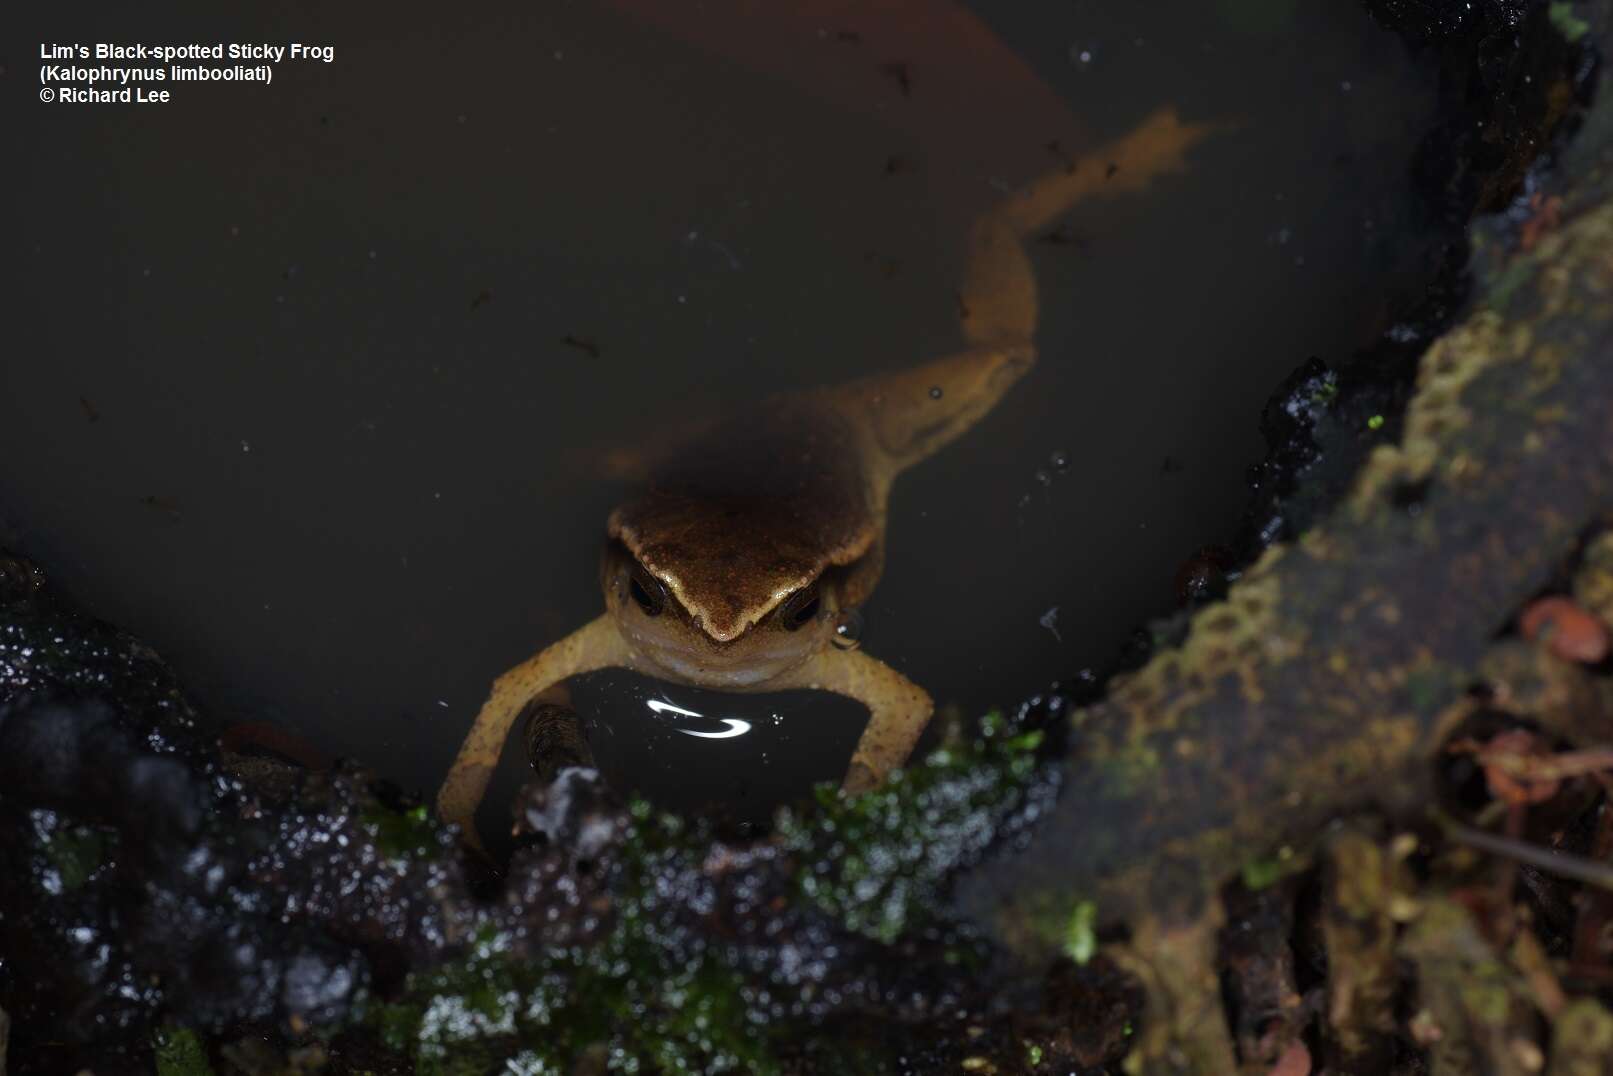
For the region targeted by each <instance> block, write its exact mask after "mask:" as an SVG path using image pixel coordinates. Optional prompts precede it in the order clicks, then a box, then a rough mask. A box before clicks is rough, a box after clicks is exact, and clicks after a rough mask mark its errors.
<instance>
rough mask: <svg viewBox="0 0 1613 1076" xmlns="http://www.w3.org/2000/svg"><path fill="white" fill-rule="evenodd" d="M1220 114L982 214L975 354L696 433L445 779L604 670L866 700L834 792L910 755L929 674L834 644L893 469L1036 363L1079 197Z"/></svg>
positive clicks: (877, 542) (489, 709)
mask: <svg viewBox="0 0 1613 1076" xmlns="http://www.w3.org/2000/svg"><path fill="white" fill-rule="evenodd" d="M1209 130H1210V128H1209V127H1207V126H1203V125H1192V124H1183V123H1181V122H1179V121H1178V120H1177V118H1176V115H1175V113H1174V112H1172V111H1168V110H1167V111H1161V112H1158V113H1156V114H1155V115H1153V116H1152V117H1151V118H1150V119H1149V120H1147V121H1146V122H1145V123H1144V124H1143V125H1142V126H1141V127H1139V128H1138V129H1137V130H1136V131H1134V132H1133V133H1132V134H1130V135H1128V136H1127V137H1125V138H1123V139H1122V140H1120V141H1119V142H1117V143H1115V144H1113V145H1110V146H1107V147H1105V148H1103V149H1101V150H1098V151H1096V152H1094V153H1093V154H1091V155H1089V156H1087V157H1085V158H1083V159H1081V160H1079V161H1075V162H1073V163H1069V164H1065V165H1061V166H1060V167H1059V169H1058V170H1057V171H1056V172H1054V173H1052V174H1050V175H1048V176H1045V177H1043V178H1042V179H1040V180H1038V181H1036V182H1035V183H1033V184H1031V185H1030V186H1029V187H1027V188H1026V189H1025V190H1023V191H1021V192H1019V193H1018V194H1015V195H1013V196H1011V197H1009V198H1007V199H1006V200H1005V201H1004V202H1003V203H1001V204H1000V205H998V206H997V207H996V208H995V209H993V210H992V211H990V212H989V213H987V214H985V215H984V216H983V217H981V218H980V219H979V220H978V221H977V222H976V223H975V225H974V227H973V229H972V232H971V234H970V236H969V242H970V259H969V267H968V275H967V279H966V280H965V282H964V286H963V288H962V289H961V291H960V297H961V304H960V307H961V316H962V329H963V335H964V338H965V341H966V345H967V346H966V347H965V348H964V350H962V351H960V352H958V353H956V354H954V355H950V356H947V357H945V358H941V359H938V360H935V361H932V362H929V363H925V364H922V365H919V366H916V367H913V368H911V369H908V370H904V371H901V372H899V373H895V374H880V375H876V376H872V377H867V378H864V379H862V380H858V381H853V382H851V383H850V384H847V385H841V386H838V387H835V388H827V389H820V390H817V391H813V392H807V393H804V394H799V395H792V396H783V397H776V398H773V399H770V400H767V401H764V402H763V403H761V404H758V405H756V406H754V407H751V408H749V409H748V410H746V411H744V412H743V413H741V414H739V415H737V416H735V417H733V418H732V419H730V420H728V421H725V422H721V423H718V424H716V425H714V426H712V427H710V428H708V429H706V430H704V431H703V432H701V433H700V434H698V435H696V436H694V437H692V438H691V439H690V440H689V441H688V443H686V444H685V445H684V446H683V447H682V448H680V449H677V450H675V451H673V452H671V453H670V454H668V456H667V457H666V458H665V459H664V460H662V461H661V462H660V463H659V464H658V465H657V466H656V467H655V468H653V470H652V473H651V475H650V479H649V482H648V484H647V487H646V489H645V490H644V492H643V493H642V495H640V496H639V497H637V498H635V499H633V500H630V501H628V502H627V503H625V504H623V505H622V506H621V507H619V508H617V509H616V511H615V512H613V513H612V514H611V517H610V521H609V524H608V527H607V534H608V539H609V540H608V544H607V546H606V549H605V554H604V557H603V562H602V566H601V570H600V583H601V587H602V589H603V590H604V594H605V612H604V614H603V615H601V616H600V617H598V618H597V619H596V620H593V621H592V622H590V623H588V624H586V625H584V626H583V627H581V628H579V629H578V630H577V631H575V632H573V633H572V634H570V635H568V636H566V637H565V638H564V639H561V640H560V641H559V642H557V643H554V644H552V645H551V646H548V647H546V648H545V649H544V650H542V651H541V652H539V653H538V655H537V656H536V657H533V658H531V659H529V660H528V661H525V662H523V663H522V664H520V665H517V666H516V667H515V668H513V669H511V670H509V671H508V672H506V673H505V674H504V675H503V676H500V677H499V678H498V680H496V681H495V682H494V684H493V690H492V694H491V696H490V697H489V698H488V700H487V702H486V703H485V704H484V705H483V706H482V710H481V713H479V714H478V715H477V716H476V722H475V724H474V725H472V726H471V729H470V733H469V734H468V735H467V736H466V737H465V742H464V744H463V745H462V746H461V747H460V749H459V756H458V757H457V758H456V759H455V760H454V765H453V768H452V769H451V770H450V771H449V773H448V776H447V779H446V780H445V781H444V782H443V786H442V789H441V791H440V792H439V793H438V797H437V806H438V809H439V811H440V812H441V814H442V816H443V817H444V818H445V819H447V820H449V821H452V822H457V823H458V824H459V825H460V826H461V827H462V828H463V832H464V833H465V834H466V836H467V838H469V839H471V840H473V841H474V839H475V830H474V829H473V827H472V820H471V818H472V814H473V812H474V811H475V809H476V806H477V805H478V804H479V803H480V802H481V798H482V794H483V792H484V791H485V790H486V788H487V782H488V779H489V777H490V776H491V775H492V772H493V767H494V765H495V763H497V761H498V758H499V755H500V754H501V753H502V751H503V749H504V742H505V739H506V738H507V737H508V735H509V731H510V726H511V724H513V723H514V721H515V719H516V717H517V716H519V714H520V713H521V712H522V710H523V709H524V708H525V707H526V706H527V705H528V704H529V703H530V702H532V701H533V700H534V699H535V698H537V697H538V696H540V695H544V694H546V693H548V692H550V689H552V688H555V687H556V686H557V685H559V684H561V683H562V682H563V681H564V680H565V679H566V678H567V677H570V676H575V675H577V674H578V673H583V672H589V671H591V670H595V669H603V668H613V667H614V668H626V669H632V670H635V671H637V672H640V673H643V674H645V675H647V676H652V677H656V678H659V679H663V680H669V681H675V682H677V683H683V684H691V685H696V686H699V687H704V688H715V689H718V690H722V691H784V690H789V689H792V688H816V689H820V690H824V691H832V692H836V693H838V694H842V695H849V696H851V697H852V698H854V699H857V700H858V701H860V702H862V703H863V704H864V705H866V706H867V707H868V710H869V718H868V725H867V728H866V729H865V730H864V731H863V733H862V737H861V739H859V740H858V741H857V746H856V749H855V751H854V752H853V753H852V756H851V761H850V764H849V765H848V767H847V769H846V774H845V778H844V781H843V783H842V788H843V790H844V791H846V792H858V791H861V790H863V789H867V788H870V787H872V786H874V785H876V784H878V783H879V781H880V780H881V779H883V778H884V776H885V775H886V774H887V773H888V772H890V770H891V769H893V768H894V767H897V766H900V765H902V764H903V763H904V762H905V761H906V759H907V756H908V753H909V752H910V751H912V749H913V744H914V743H915V742H916V741H917V740H918V738H919V734H920V733H921V732H923V731H924V726H925V725H926V724H927V723H928V721H929V719H930V713H931V710H932V708H933V707H932V703H931V701H930V697H929V696H928V695H927V694H925V692H924V690H923V689H922V688H920V687H918V686H917V685H915V684H913V683H912V682H910V681H909V680H908V679H907V678H906V677H904V676H902V674H901V673H899V672H897V671H896V670H895V669H892V668H891V667H890V666H888V665H886V664H885V663H883V662H881V661H880V660H879V659H877V658H874V657H870V656H869V655H868V654H866V653H863V652H861V651H858V650H855V649H849V648H841V647H839V646H836V645H834V644H835V643H836V641H837V636H836V633H837V626H838V625H839V623H840V622H841V615H842V613H843V612H844V611H846V610H850V609H853V608H854V607H856V606H857V605H859V604H860V603H861V602H863V601H864V599H866V598H867V597H868V595H869V592H870V591H872V590H873V587H874V584H875V582H877V581H878V579H879V574H880V569H881V568H882V566H883V555H884V535H885V523H886V504H887V503H888V501H889V497H890V489H891V483H893V482H894V481H895V480H896V476H897V475H899V474H901V473H902V472H903V471H904V470H906V469H907V468H909V467H911V466H913V465H914V464H915V463H918V462H919V461H920V460H922V459H924V458H926V457H927V456H930V455H931V454H932V453H934V452H936V451H937V450H938V449H940V448H941V447H943V446H944V445H946V444H947V443H948V442H950V441H952V440H954V439H955V438H957V437H958V436H959V435H960V434H962V433H963V432H964V431H966V430H968V429H969V427H971V426H973V425H974V424H975V423H976V422H978V421H979V420H980V419H981V418H982V417H983V416H984V415H985V414H986V413H987V412H989V411H990V410H991V409H992V407H994V406H995V405H996V403H997V401H998V400H1000V399H1001V398H1002V396H1003V394H1004V393H1006V392H1007V391H1008V390H1009V388H1010V387H1011V386H1012V385H1013V384H1014V383H1015V382H1016V381H1018V380H1019V379H1020V378H1022V377H1023V376H1025V374H1026V372H1027V371H1029V370H1030V369H1031V367H1032V365H1033V364H1034V362H1035V358H1036V350H1035V344H1034V342H1033V340H1032V336H1033V334H1034V332H1035V329H1036V317H1037V297H1036V282H1035V277H1034V275H1033V272H1032V268H1031V263H1030V260H1029V258H1028V256H1027V253H1026V247H1025V243H1026V241H1027V240H1028V239H1033V238H1035V237H1036V236H1037V235H1038V234H1039V233H1040V232H1042V231H1043V230H1044V229H1046V228H1048V227H1049V225H1050V224H1051V223H1052V222H1053V221H1054V220H1055V219H1056V218H1057V217H1058V216H1059V215H1060V214H1062V213H1063V212H1064V211H1065V210H1067V209H1068V208H1069V207H1070V206H1071V205H1073V204H1074V203H1075V202H1077V201H1079V200H1080V199H1082V198H1084V197H1089V196H1093V195H1109V194H1119V193H1122V192H1128V191H1136V190H1138V189H1140V188H1142V187H1144V186H1146V185H1147V184H1148V183H1149V182H1151V181H1152V180H1153V179H1155V178H1156V177H1158V176H1160V175H1162V174H1164V173H1166V172H1169V171H1172V170H1174V169H1177V168H1179V167H1181V164H1182V160H1183V156H1184V154H1185V153H1186V151H1187V150H1188V149H1189V148H1190V147H1192V146H1193V145H1194V144H1195V143H1196V142H1198V141H1200V140H1201V139H1202V138H1203V137H1204V136H1205V135H1206V134H1207V133H1208V132H1209Z"/></svg>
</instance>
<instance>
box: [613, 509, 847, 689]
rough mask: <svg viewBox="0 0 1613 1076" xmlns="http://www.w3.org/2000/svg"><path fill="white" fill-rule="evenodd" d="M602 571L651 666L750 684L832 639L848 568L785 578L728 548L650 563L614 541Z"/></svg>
mask: <svg viewBox="0 0 1613 1076" xmlns="http://www.w3.org/2000/svg"><path fill="white" fill-rule="evenodd" d="M752 567H754V565H752ZM600 576H601V579H600V582H601V583H602V585H603V587H604V591H605V607H606V609H607V610H608V611H609V612H610V615H611V617H612V618H613V619H614V620H615V621H616V625H617V628H618V629H619V630H620V632H621V635H622V638H623V639H624V640H626V641H627V644H628V645H629V646H630V647H632V649H633V651H634V652H635V653H636V654H637V655H638V656H639V657H640V658H642V659H643V660H644V662H645V664H646V666H648V667H649V668H650V669H653V670H657V671H659V672H660V673H662V674H663V675H665V676H666V677H667V678H668V679H670V680H675V681H678V682H680V683H686V684H692V685H695V686H698V687H707V688H715V689H718V690H742V689H745V688H750V687H754V686H757V685H763V684H766V683H767V682H768V681H769V680H772V679H774V678H775V677H777V676H780V675H781V674H783V673H786V672H788V671H789V670H791V669H794V668H796V667H798V666H799V665H801V664H802V663H803V662H805V661H806V660H807V659H808V658H810V657H811V656H812V655H813V654H815V653H817V652H818V651H819V650H822V649H823V648H824V647H825V646H826V645H828V644H829V642H830V641H831V640H832V639H833V638H834V637H835V630H836V622H837V617H838V613H839V609H840V601H839V597H840V595H839V585H838V584H839V581H840V579H841V578H843V576H844V572H843V570H841V569H838V568H836V567H834V566H826V567H824V568H820V569H818V570H816V571H815V572H813V573H811V574H809V575H807V576H806V577H805V578H802V577H801V576H800V575H799V574H796V575H788V574H786V577H785V578H783V579H780V578H778V577H776V576H775V575H774V574H773V573H768V572H762V573H759V574H746V573H745V567H744V565H736V564H732V563H723V561H722V559H721V557H720V556H719V557H716V558H713V557H709V556H708V557H701V558H698V559H696V560H692V561H691V560H683V561H677V560H674V561H673V562H672V563H667V562H666V561H665V560H663V559H655V560H652V561H651V562H650V563H646V558H645V557H644V556H643V555H642V554H638V555H635V554H634V553H633V551H631V550H630V549H629V548H628V547H627V546H626V545H625V544H624V543H622V542H621V541H612V542H610V544H609V545H608V546H607V547H606V550H605V556H604V559H603V562H602V565H601V570H600ZM725 580H726V585H724V581H725ZM714 583H715V584H716V585H713V584H714Z"/></svg>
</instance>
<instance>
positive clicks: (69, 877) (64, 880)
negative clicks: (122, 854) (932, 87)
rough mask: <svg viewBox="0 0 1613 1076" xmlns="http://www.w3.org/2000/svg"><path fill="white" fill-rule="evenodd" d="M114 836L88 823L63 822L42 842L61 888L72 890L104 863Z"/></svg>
mask: <svg viewBox="0 0 1613 1076" xmlns="http://www.w3.org/2000/svg"><path fill="white" fill-rule="evenodd" d="M115 841H116V836H115V835H113V834H107V833H103V832H102V831H100V830H98V829H92V828H91V827H89V826H77V825H74V826H63V827H62V828H60V829H58V830H56V831H55V832H53V833H51V834H50V835H49V836H48V837H46V838H45V839H44V841H43V842H42V847H43V849H44V852H45V858H46V860H47V861H48V862H49V863H50V865H51V867H52V868H53V869H54V870H55V871H56V876H57V877H58V878H59V879H60V880H61V886H62V889H63V891H65V892H68V893H71V892H72V891H73V890H75V889H77V888H79V887H80V886H82V885H83V884H84V883H85V882H87V881H89V880H90V878H91V876H93V875H94V874H95V872H96V871H98V870H100V869H101V867H102V865H104V864H105V863H106V860H107V854H108V852H109V851H110V849H111V846H112V845H113V844H114V843H115Z"/></svg>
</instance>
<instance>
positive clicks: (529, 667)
mask: <svg viewBox="0 0 1613 1076" xmlns="http://www.w3.org/2000/svg"><path fill="white" fill-rule="evenodd" d="M614 667H626V668H632V667H634V663H633V656H632V652H631V651H630V650H629V649H628V647H627V643H626V642H625V641H624V640H623V639H622V636H621V633H620V632H619V631H618V630H617V628H616V622H615V621H614V620H613V619H612V618H611V617H610V615H609V614H605V615H604V616H601V617H599V618H598V619H596V620H593V621H590V622H589V623H588V624H586V625H585V626H583V627H581V628H579V629H577V630H576V631H574V632H572V633H571V634H570V635H568V636H566V637H565V638H564V639H561V640H560V641H559V642H557V643H555V644H554V645H552V646H549V647H546V648H545V649H544V650H542V651H541V652H540V653H539V654H538V655H537V656H536V657H533V658H530V659H528V660H526V661H523V662H522V663H521V664H519V665H517V666H516V667H515V668H513V669H511V670H510V671H509V672H506V673H505V674H504V675H503V676H500V677H499V678H498V679H497V680H495V681H494V682H493V691H492V694H490V695H489V696H488V698H487V701H486V702H484V703H483V704H482V709H481V712H480V713H478V714H477V715H476V720H475V722H474V723H472V725H471V727H470V731H469V732H468V733H466V734H465V741H464V743H462V744H460V745H459V754H458V755H457V756H455V758H454V764H453V766H451V767H450V768H449V770H448V776H447V777H445V778H444V779H443V783H442V788H441V789H439V790H438V792H437V813H438V815H440V816H441V817H442V819H443V820H444V821H446V822H454V823H457V824H458V825H459V828H460V832H461V833H462V834H463V835H464V838H465V841H466V842H467V843H469V844H471V845H472V846H475V847H480V842H479V841H478V840H477V836H476V823H475V815H476V808H477V807H478V806H479V805H480V804H481V802H482V796H483V795H484V794H486V792H487V783H488V781H489V780H491V779H492V777H493V770H494V768H495V767H496V766H497V765H498V760H499V756H500V755H501V754H503V753H504V741H505V740H507V739H508V738H509V735H510V726H511V725H513V724H515V719H516V718H517V717H519V716H520V714H521V711H522V710H524V709H525V708H526V706H527V704H528V703H529V702H531V701H532V700H533V699H535V698H537V697H538V696H539V695H541V694H543V693H544V692H546V691H548V690H549V689H550V688H553V687H554V686H556V685H557V684H561V683H563V682H564V681H565V680H566V679H567V678H569V677H572V676H576V675H578V674H579V673H585V672H593V671H594V670H596V669H608V668H614Z"/></svg>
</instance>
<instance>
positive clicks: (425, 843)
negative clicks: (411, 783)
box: [362, 804, 437, 859]
mask: <svg viewBox="0 0 1613 1076" xmlns="http://www.w3.org/2000/svg"><path fill="white" fill-rule="evenodd" d="M362 821H363V823H364V827H365V828H366V829H367V830H368V831H369V833H370V836H371V837H373V838H374V839H375V847H376V848H377V849H378V850H379V851H380V853H381V854H382V855H384V856H387V857H389V858H392V859H408V858H411V857H414V858H420V859H424V858H428V857H430V856H432V855H433V854H434V853H435V852H436V850H437V827H436V824H435V823H433V822H432V821H431V818H430V816H429V814H428V813H427V811H426V807H425V805H424V804H421V805H419V806H417V807H415V808H413V809H411V810H408V811H402V812H399V811H389V810H387V809H386V808H385V807H380V806H373V807H370V808H369V809H367V810H366V811H365V812H364V814H363V816H362Z"/></svg>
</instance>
